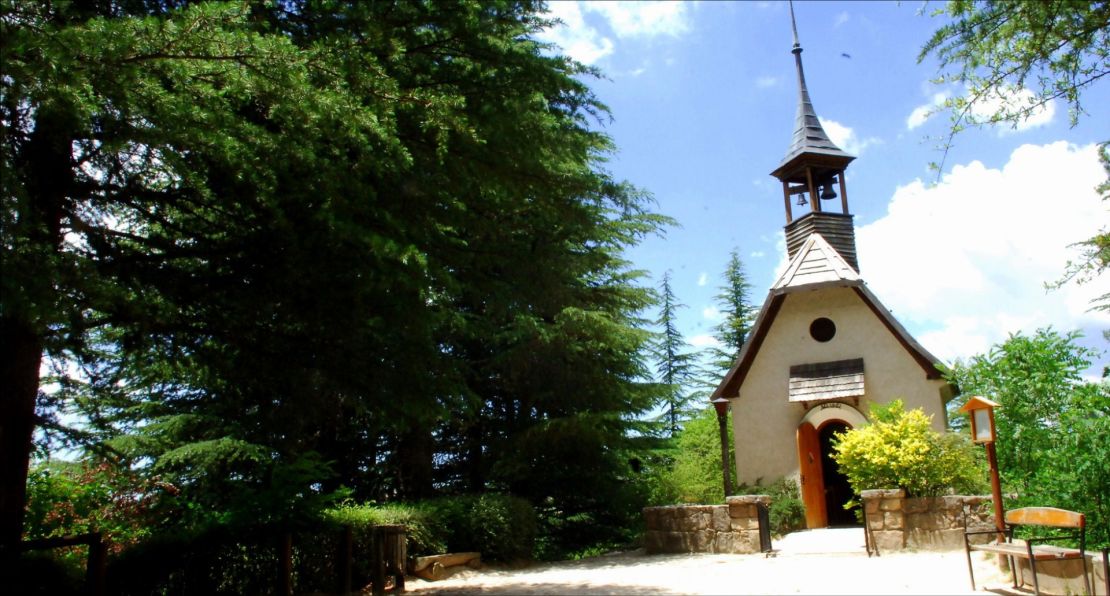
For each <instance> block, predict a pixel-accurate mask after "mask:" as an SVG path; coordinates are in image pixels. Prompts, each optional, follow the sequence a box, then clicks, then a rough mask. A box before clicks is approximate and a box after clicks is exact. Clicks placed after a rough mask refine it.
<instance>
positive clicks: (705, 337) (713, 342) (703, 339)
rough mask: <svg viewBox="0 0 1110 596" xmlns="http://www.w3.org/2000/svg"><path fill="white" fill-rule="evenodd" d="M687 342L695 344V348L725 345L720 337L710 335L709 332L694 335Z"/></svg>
mask: <svg viewBox="0 0 1110 596" xmlns="http://www.w3.org/2000/svg"><path fill="white" fill-rule="evenodd" d="M686 343H688V344H690V345H692V346H694V347H695V348H709V347H713V348H721V347H724V344H722V343H721V341H720V340H719V339H717V338H716V337H713V336H712V335H709V334H708V333H703V334H701V335H695V336H694V337H691V338H690V339H689V341H687V342H686Z"/></svg>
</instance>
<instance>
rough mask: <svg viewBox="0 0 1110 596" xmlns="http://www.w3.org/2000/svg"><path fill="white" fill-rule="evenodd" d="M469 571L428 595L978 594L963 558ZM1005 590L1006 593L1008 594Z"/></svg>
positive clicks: (695, 561)
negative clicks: (973, 589) (970, 582)
mask: <svg viewBox="0 0 1110 596" xmlns="http://www.w3.org/2000/svg"><path fill="white" fill-rule="evenodd" d="M974 560H975V561H976V563H975V571H976V573H975V577H976V580H977V584H978V587H979V590H980V592H979V593H983V591H984V590H983V588H984V586H986V587H988V588H990V591H991V592H993V593H1005V592H1006V591H1007V590H1005V589H1004V588H1008V587H1009V584H1008V579H1009V578H1008V576H1004V575H1002V574H1001V573H1000V572H999V571H998V570H997V568H996V567H993V566H992V565H991V564H990V562H989V561H988V559H987V558H986V557H985V556H982V553H975V557H974ZM460 569H461V570H460V571H458V572H457V573H455V574H453V575H452V576H451V577H449V578H447V579H445V580H442V581H438V582H427V581H424V580H420V579H416V578H412V579H410V580H409V581H408V582H407V585H406V588H407V589H406V592H416V593H421V594H571V593H573V594H974V593H975V592H972V591H971V586H970V584H969V582H968V577H967V559H966V558H965V556H964V553H963V552H962V551H949V552H918V553H896V554H885V555H883V556H881V557H870V558H869V557H867V555H866V554H865V553H862V552H828V553H812V552H781V553H779V554H778V555H777V556H773V557H767V556H765V555H711V554H683V555H646V554H644V553H643V551H629V552H622V553H613V554H609V555H605V556H601V557H594V558H590V559H583V560H581V561H564V562H558V563H548V564H542V565H535V566H532V567H528V568H525V569H516V570H512V569H494V568H487V569H483V570H472V569H466V568H460ZM1000 588H1001V589H1000Z"/></svg>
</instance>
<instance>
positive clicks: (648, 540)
mask: <svg viewBox="0 0 1110 596" xmlns="http://www.w3.org/2000/svg"><path fill="white" fill-rule="evenodd" d="M725 501H726V504H724V505H671V506H668V507H645V508H644V523H645V525H646V526H647V531H646V532H645V534H644V548H645V550H647V552H649V553H731V554H744V553H757V552H759V509H758V507H759V506H760V505H763V506H765V507H766V506H770V504H771V497H769V496H767V495H739V496H734V497H728V498H727V499H726V500H725Z"/></svg>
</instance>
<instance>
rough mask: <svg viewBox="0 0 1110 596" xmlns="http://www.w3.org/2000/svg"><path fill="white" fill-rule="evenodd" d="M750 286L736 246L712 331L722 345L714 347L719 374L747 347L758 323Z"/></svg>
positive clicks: (729, 260)
mask: <svg viewBox="0 0 1110 596" xmlns="http://www.w3.org/2000/svg"><path fill="white" fill-rule="evenodd" d="M751 290H752V286H751V284H750V283H749V282H748V274H747V272H746V271H745V270H744V262H743V261H742V260H740V252H739V251H738V250H737V249H735V248H734V249H732V252H731V253H729V259H728V265H726V266H725V285H723V286H721V288H720V293H719V294H717V296H716V300H717V306H718V310H719V311H720V313H721V317H722V319H721V322H720V323H719V324H717V326H716V327H714V328H713V331H714V337H716V338H717V340H718V341H720V342H721V346H723V347H720V348H714V349H713V350H712V355H713V358H714V364H715V366H716V368H717V370H718V371H720V375H719V376H720V377H723V376H724V374H725V373H726V372H727V371H728V369H729V368H731V367H732V364H733V362H734V361H735V360H736V357H737V356H739V355H740V349H741V348H743V347H744V343H745V342H746V341H747V340H748V333H750V332H751V328H752V325H754V324H755V317H756V308H755V307H754V306H753V305H752V303H751Z"/></svg>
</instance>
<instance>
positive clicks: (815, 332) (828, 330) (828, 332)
mask: <svg viewBox="0 0 1110 596" xmlns="http://www.w3.org/2000/svg"><path fill="white" fill-rule="evenodd" d="M809 335H810V337H812V338H813V339H816V340H817V341H819V342H826V341H829V340H830V339H832V338H833V336H835V335H836V323H833V322H832V320H831V319H826V318H825V317H821V318H820V319H814V320H813V322H812V323H810V324H809Z"/></svg>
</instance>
